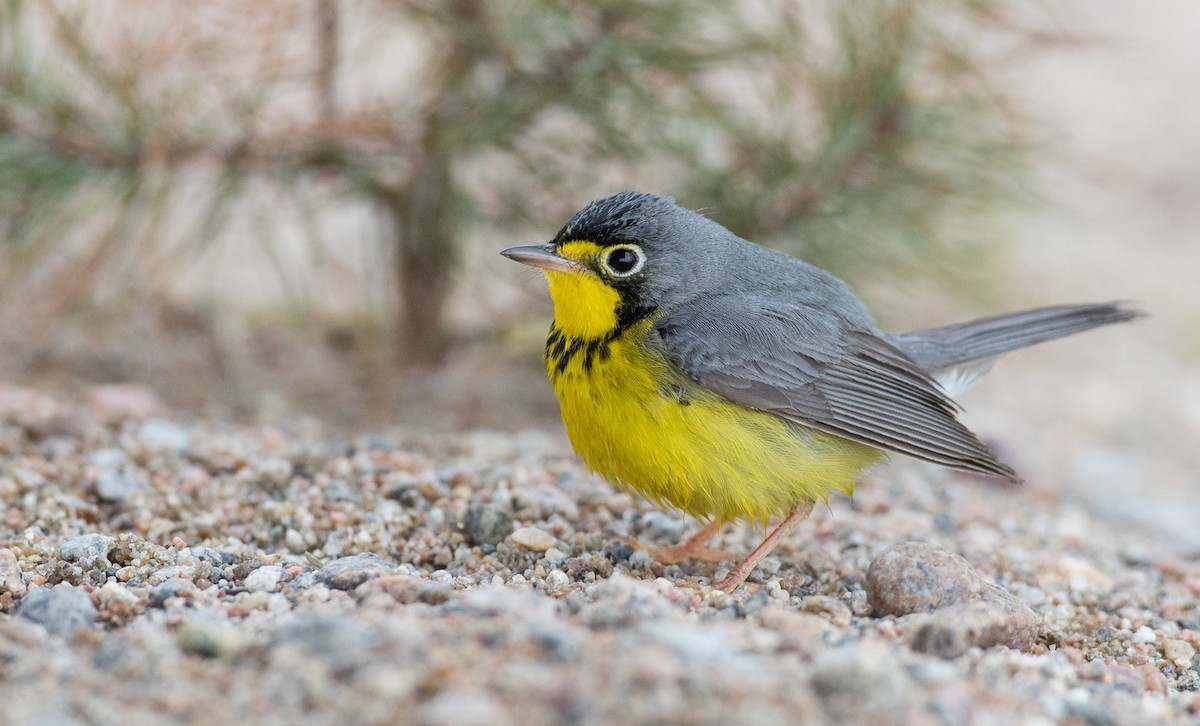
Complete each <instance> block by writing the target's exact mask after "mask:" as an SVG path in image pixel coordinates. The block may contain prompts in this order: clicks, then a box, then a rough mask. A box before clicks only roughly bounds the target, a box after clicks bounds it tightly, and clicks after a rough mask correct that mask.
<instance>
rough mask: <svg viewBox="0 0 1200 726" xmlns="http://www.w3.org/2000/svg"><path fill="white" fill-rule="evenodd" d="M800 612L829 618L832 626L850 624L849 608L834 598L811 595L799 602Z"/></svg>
mask: <svg viewBox="0 0 1200 726" xmlns="http://www.w3.org/2000/svg"><path fill="white" fill-rule="evenodd" d="M776 586H778V581H776ZM800 610H801V611H803V612H806V613H813V614H815V615H825V616H827V617H828V618H829V622H830V623H832V624H834V625H838V626H846V625H849V624H850V617H851V612H850V606H849V605H847V604H846V603H844V602H842V601H841V600H838V599H837V598H836V597H829V596H828V595H811V596H809V597H806V598H804V600H802V601H801V602H800Z"/></svg>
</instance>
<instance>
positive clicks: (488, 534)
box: [462, 504, 513, 545]
mask: <svg viewBox="0 0 1200 726" xmlns="http://www.w3.org/2000/svg"><path fill="white" fill-rule="evenodd" d="M462 528H463V532H464V533H465V534H466V535H467V540H468V541H469V542H470V543H471V544H473V545H485V544H490V545H496V544H500V543H501V542H503V541H504V538H505V537H507V536H508V535H510V534H512V533H513V520H512V517H511V516H510V515H509V514H508V512H506V511H504V510H503V509H500V508H499V507H495V506H492V505H490V504H472V505H470V506H468V507H467V511H466V512H464V513H463V518H462Z"/></svg>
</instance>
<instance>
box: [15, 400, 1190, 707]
mask: <svg viewBox="0 0 1200 726" xmlns="http://www.w3.org/2000/svg"><path fill="white" fill-rule="evenodd" d="M0 416H2V418H3V427H2V428H0V502H2V503H3V504H2V506H3V520H2V523H0V612H3V615H0V721H3V722H4V723H12V724H27V723H30V724H32V723H36V724H76V723H79V724H91V723H96V724H107V723H122V724H127V723H197V724H205V723H227V722H229V721H230V720H231V719H234V718H239V719H242V720H248V722H250V723H288V724H323V723H421V724H517V723H520V724H526V723H529V724H539V723H581V724H593V723H595V724H598V723H798V722H806V723H823V722H827V723H854V722H864V723H916V724H926V723H928V724H942V723H945V724H959V723H977V724H992V723H995V724H1011V723H1058V722H1074V723H1087V724H1107V723H1116V724H1122V723H1149V722H1160V721H1171V720H1178V721H1180V722H1188V721H1192V722H1195V721H1197V720H1200V694H1198V693H1197V689H1198V688H1200V660H1198V659H1197V657H1196V647H1197V643H1198V641H1200V559H1198V558H1197V557H1196V556H1195V555H1191V556H1188V555H1185V554H1182V553H1181V552H1180V551H1179V549H1180V548H1179V547H1178V546H1175V547H1172V546H1170V544H1169V543H1167V542H1164V541H1163V540H1162V539H1161V538H1160V537H1158V536H1156V533H1154V532H1151V531H1146V532H1139V531H1137V530H1134V529H1131V528H1128V527H1122V528H1120V529H1119V530H1118V529H1115V528H1113V526H1112V525H1110V524H1108V523H1107V522H1106V521H1105V520H1100V519H1097V518H1095V516H1094V515H1092V514H1090V513H1089V512H1088V511H1086V510H1084V509H1082V508H1080V507H1078V506H1076V505H1073V504H1071V503H1069V502H1066V501H1062V500H1059V499H1057V498H1055V497H1054V496H1052V495H1050V494H1048V493H1047V492H1045V491H1043V490H1040V489H1038V488H1037V487H1036V486H1030V485H1027V486H1023V487H1011V486H999V485H996V484H993V483H989V482H986V481H984V480H980V479H972V478H970V477H964V476H959V475H956V474H952V473H949V472H946V471H943V470H940V469H937V468H934V467H925V466H923V465H920V464H917V463H913V462H895V463H893V464H890V465H886V466H884V467H881V468H879V469H877V470H875V471H874V472H873V473H871V474H869V475H868V476H867V477H866V479H865V480H864V481H863V483H862V485H861V486H860V489H859V492H858V493H857V494H856V496H855V497H854V498H853V499H852V500H850V499H844V498H842V499H838V500H835V501H833V502H831V504H830V507H829V508H827V509H819V510H818V511H817V512H816V513H815V514H814V516H813V517H812V519H811V520H810V521H809V522H808V523H806V524H805V525H804V526H803V527H802V528H801V529H800V530H799V532H798V533H797V534H796V535H794V536H793V537H791V538H789V539H788V541H786V542H785V543H784V544H783V545H782V546H781V547H780V548H779V549H778V550H777V552H776V553H775V554H774V555H773V556H771V557H770V558H768V559H767V561H766V562H765V564H764V566H762V567H760V568H759V570H758V571H757V572H756V573H755V574H754V576H753V577H752V578H751V580H750V582H749V583H748V584H747V585H746V586H745V587H744V588H742V589H739V590H738V591H735V592H734V593H733V594H730V595H726V594H722V593H716V592H713V591H712V590H711V589H710V588H709V587H708V584H709V583H710V582H712V581H713V578H714V577H720V576H722V574H723V572H722V570H723V569H724V568H725V567H728V566H729V563H724V564H716V565H714V564H708V563H694V564H685V565H682V566H668V567H663V566H661V565H659V564H657V563H655V562H652V561H651V560H650V559H649V558H648V557H646V555H645V553H644V552H643V551H640V550H636V549H634V548H633V547H632V546H630V545H629V543H628V542H629V540H630V538H637V539H638V540H640V541H643V542H649V543H654V544H666V543H670V542H672V541H674V540H676V539H677V538H678V537H679V536H680V535H682V534H684V533H685V532H687V531H689V530H690V528H692V527H693V526H694V523H693V522H691V521H690V520H689V519H688V518H686V517H682V516H677V515H674V514H670V513H663V512H662V511H659V510H657V509H656V508H654V507H653V506H650V505H646V504H643V503H639V502H637V501H634V500H632V499H631V498H630V497H628V496H626V495H624V494H620V493H618V492H616V491H614V490H613V489H612V488H611V487H609V486H608V485H607V484H605V483H604V482H602V481H600V480H598V479H596V478H595V477H593V476H591V475H589V474H588V473H586V472H585V471H584V470H582V469H581V467H580V466H579V465H578V464H577V463H576V462H575V460H574V459H573V457H572V456H571V455H570V452H569V449H568V447H567V446H566V443H565V442H564V441H562V440H561V439H560V438H558V437H554V436H550V435H547V434H542V433H525V434H516V435H500V434H491V433H473V434H465V435H460V436H448V437H428V436H426V437H421V436H417V435H412V434H403V433H397V432H389V433H385V434H380V435H377V436H368V437H363V438H358V439H355V440H340V441H339V440H335V439H333V438H331V437H329V436H326V435H324V434H323V433H322V432H321V430H320V429H319V427H318V426H316V425H315V424H310V423H298V424H296V425H294V426H290V427H288V428H287V429H286V430H284V429H283V428H261V427H260V428H234V427H224V426H216V425H211V424H202V423H190V422H184V421H180V420H176V419H173V418H171V417H170V416H169V415H166V414H163V413H162V411H161V409H160V408H159V407H158V406H157V404H156V403H155V402H154V400H153V397H152V395H151V394H149V393H148V392H146V391H145V390H143V389H138V388H128V387H126V388H116V389H112V388H109V389H100V390H96V391H93V392H92V395H90V396H88V397H86V398H85V399H83V400H57V399H54V398H51V397H48V396H46V395H44V394H41V393H38V392H36V391H33V390H30V389H26V388H19V387H14V386H0ZM760 535H761V531H756V530H755V529H753V528H749V527H747V528H732V527H729V528H726V530H725V532H724V533H723V537H722V539H723V541H721V542H720V543H719V544H720V545H721V546H723V547H725V548H727V549H729V550H733V551H739V552H740V551H748V549H749V548H750V547H752V546H753V544H754V543H755V539H756V537H759V536H760Z"/></svg>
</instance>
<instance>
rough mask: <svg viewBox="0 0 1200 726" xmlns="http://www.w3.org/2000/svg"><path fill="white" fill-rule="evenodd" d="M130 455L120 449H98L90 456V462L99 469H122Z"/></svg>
mask: <svg viewBox="0 0 1200 726" xmlns="http://www.w3.org/2000/svg"><path fill="white" fill-rule="evenodd" d="M128 461H129V457H128V456H126V455H125V452H124V451H121V450H120V449H97V450H96V451H93V452H92V455H91V456H89V457H88V462H89V463H90V464H91V465H92V466H94V467H96V468H97V469H106V470H111V469H120V468H121V467H122V466H124V465H125V464H126V463H127V462H128Z"/></svg>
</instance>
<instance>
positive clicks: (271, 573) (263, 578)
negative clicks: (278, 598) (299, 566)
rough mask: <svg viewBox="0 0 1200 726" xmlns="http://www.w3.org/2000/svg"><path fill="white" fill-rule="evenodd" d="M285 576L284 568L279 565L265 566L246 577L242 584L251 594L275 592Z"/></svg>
mask: <svg viewBox="0 0 1200 726" xmlns="http://www.w3.org/2000/svg"><path fill="white" fill-rule="evenodd" d="M283 576H284V571H283V568H282V567H280V566H279V565H263V566H262V567H260V568H258V569H257V570H254V571H253V572H251V573H250V574H249V575H246V579H245V581H243V583H242V584H243V585H245V586H246V589H247V590H249V591H250V592H274V591H275V588H276V587H277V586H278V585H279V582H280V580H282V579H283Z"/></svg>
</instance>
